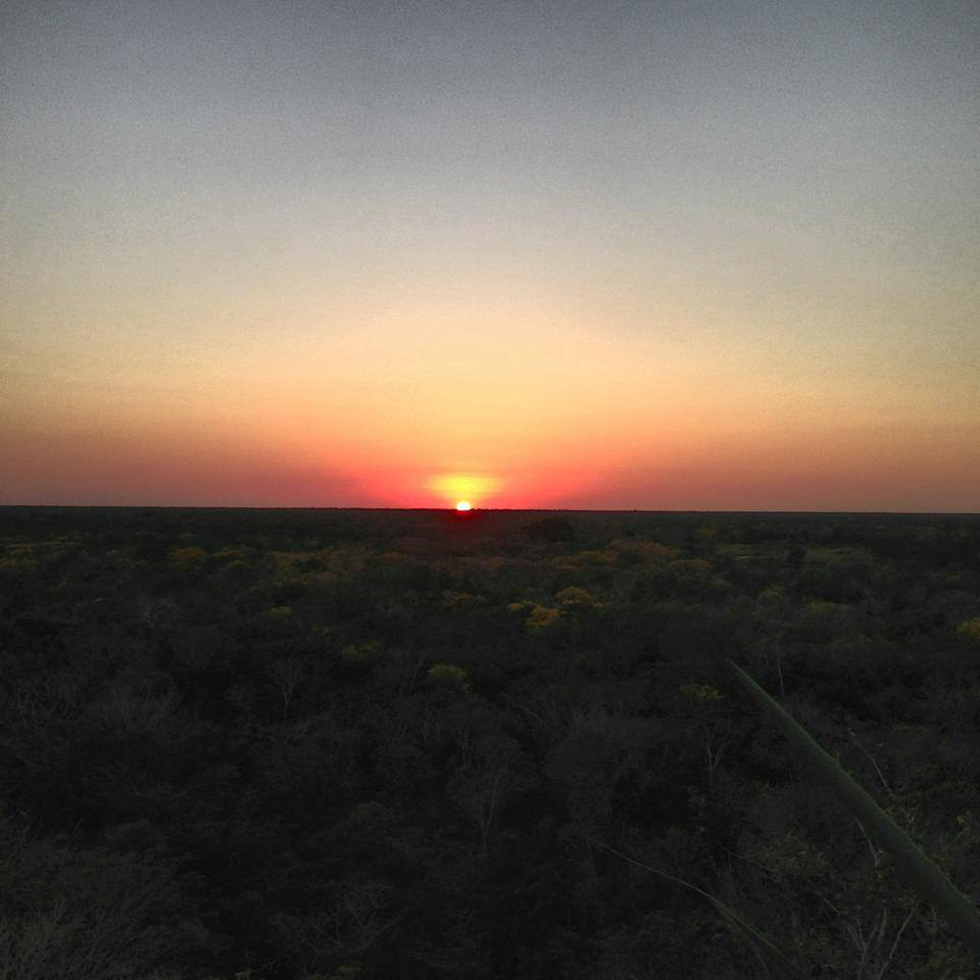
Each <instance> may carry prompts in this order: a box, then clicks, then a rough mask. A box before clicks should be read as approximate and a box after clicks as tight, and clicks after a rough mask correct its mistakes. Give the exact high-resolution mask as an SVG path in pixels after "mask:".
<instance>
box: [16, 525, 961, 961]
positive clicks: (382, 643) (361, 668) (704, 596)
mask: <svg viewBox="0 0 980 980" xmlns="http://www.w3.org/2000/svg"><path fill="white" fill-rule="evenodd" d="M729 660H732V661H734V662H736V663H737V664H739V665H741V666H742V667H744V668H745V669H746V670H747V671H748V672H749V673H750V674H751V675H752V676H753V677H754V678H755V679H756V680H757V681H758V682H759V683H760V684H761V685H762V686H763V687H765V688H766V690H768V691H769V692H770V693H771V694H773V695H774V696H775V697H777V698H778V699H779V700H780V701H781V703H782V704H783V705H784V706H785V707H786V708H787V709H788V710H789V711H790V712H791V713H792V714H793V715H794V717H796V718H797V719H798V720H799V721H800V722H802V723H803V724H804V725H805V726H806V728H807V729H808V730H809V731H810V732H811V733H812V734H813V735H814V737H816V738H817V739H818V741H819V742H820V743H821V744H822V745H823V746H824V747H825V748H827V750H828V751H830V752H831V753H833V754H834V755H835V756H836V757H837V758H838V759H839V760H840V762H841V764H842V765H843V766H844V767H845V769H846V770H848V771H849V772H850V773H851V774H852V775H853V776H854V778H855V779H856V780H857V781H858V782H859V783H860V784H861V785H862V786H863V787H864V788H865V789H867V790H868V791H869V792H870V793H871V794H872V795H873V796H874V797H875V798H876V799H877V801H878V802H879V803H880V805H881V806H882V807H883V808H884V809H885V810H886V811H887V812H888V813H889V814H890V815H891V816H892V817H893V818H894V819H895V820H896V822H898V823H899V824H900V826H902V827H903V828H904V829H905V830H906V831H907V832H908V833H909V834H910V836H911V837H912V838H913V839H914V840H915V841H916V842H918V843H919V844H920V845H921V846H922V847H923V848H924V849H925V850H926V851H927V852H928V853H929V854H930V855H931V856H932V857H933V858H934V860H935V861H936V862H937V863H938V864H939V865H940V866H941V867H942V868H943V869H944V870H945V871H946V872H947V873H948V874H949V876H950V877H951V878H952V880H953V881H954V882H956V884H957V885H958V886H959V888H961V889H962V890H963V891H964V892H965V893H966V894H967V895H969V896H972V898H973V899H974V900H976V899H977V898H978V897H980V517H976V516H964V517H955V516H896V515H800V514H765V515H764V514H659V513H578V512H570V513H543V512H525V513H521V512H494V511H487V512H481V511H473V512H471V513H469V514H457V513H450V512H441V511H414V512H413V511H402V512H397V511H337V510H324V511H318V510H309V511H275V510H272V511H245V510H176V509H174V510H170V509H136V508H134V509H81V508H79V509H72V508H4V509H2V510H0V672H2V673H0V677H2V683H0V978H3V980H204V978H219V980H373V978H391V980H395V978H398V980H429V978H432V980H437V978H444V980H450V978H452V980H497V978H514V980H538V978H541V980H544V978H548V980H551V978H573V980H586V978H589V980H654V978H665V977H666V978H675V977H676V978H711V980H725V978H742V977H757V976H765V975H766V972H765V967H764V966H763V965H762V964H761V963H760V960H759V959H758V958H757V956H756V953H755V951H754V949H753V947H752V946H751V944H746V943H745V942H744V941H743V939H742V938H741V937H740V936H739V935H738V934H737V933H736V931H734V930H733V929H732V928H731V927H730V924H729V923H727V922H726V920H725V918H724V917H723V916H720V915H719V914H718V911H717V908H716V907H715V906H713V904H712V902H711V901H709V900H708V899H707V898H706V896H705V894H702V893H706V894H707V895H708V896H712V897H715V898H717V899H718V900H719V901H721V902H723V903H725V904H726V905H727V906H730V907H731V908H734V909H737V910H738V912H739V914H740V915H743V916H744V917H745V918H746V920H748V921H750V922H752V923H753V924H754V925H755V926H756V927H758V929H759V930H761V931H762V932H764V933H765V934H766V935H767V936H768V937H770V938H771V939H772V941H773V942H774V943H776V944H778V946H779V947H780V948H781V949H782V950H783V951H785V953H786V954H787V956H789V957H790V958H791V959H792V960H793V961H794V962H795V963H796V964H797V965H798V966H799V967H800V968H801V970H802V971H803V974H804V975H805V976H809V977H813V978H838V977H839V978H854V980H871V978H876V980H877V978H882V977H884V978H887V980H911V978H918V980H954V978H956V980H968V978H971V977H973V976H974V975H975V964H974V963H973V961H972V960H971V959H970V956H969V954H968V953H967V952H966V951H965V949H964V948H963V946H962V945H961V943H960V942H959V940H958V939H957V938H956V936H955V935H954V934H952V933H951V932H950V931H949V930H948V927H947V925H946V923H945V922H944V921H943V919H942V918H941V917H940V916H938V915H937V914H936V912H935V910H934V909H932V908H931V907H930V906H929V905H928V904H926V903H925V902H923V901H922V900H920V899H919V898H918V897H917V896H916V894H915V893H914V892H912V891H910V890H909V888H908V887H906V885H905V884H904V883H903V881H902V880H900V879H899V878H898V876H897V874H896V872H895V869H894V867H893V864H892V862H891V861H890V860H889V858H888V855H887V854H886V853H884V852H882V851H881V850H880V849H879V848H878V847H876V846H875V844H874V843H873V842H872V841H871V840H870V839H869V838H868V837H867V836H866V834H865V830H864V828H863V827H862V825H861V824H860V822H858V821H856V820H855V819H854V818H853V817H852V816H850V815H849V813H848V812H847V810H846V809H845V808H844V807H842V806H841V804H840V802H839V801H838V799H837V798H836V797H834V796H833V795H831V794H830V793H829V792H828V791H827V790H826V789H824V788H823V787H822V786H821V785H819V784H818V782H817V781H815V779H814V778H813V776H812V775H811V773H810V771H809V770H808V769H807V768H806V767H805V765H804V764H803V763H801V761H800V759H799V757H798V756H797V755H795V754H794V752H793V750H792V748H791V747H790V746H789V745H788V744H787V742H786V739H785V738H784V737H783V736H782V735H781V734H780V732H779V730H778V728H777V727H776V726H775V725H774V724H773V723H772V721H771V719H769V718H767V717H766V716H765V714H764V713H763V712H761V711H760V709H759V707H758V705H757V704H755V703H754V702H753V701H752V700H751V699H750V698H749V697H747V696H746V693H745V690H744V689H743V688H742V687H740V685H739V683H738V682H737V680H736V679H735V678H734V676H733V673H732V670H731V668H730V665H729V663H728V661H729Z"/></svg>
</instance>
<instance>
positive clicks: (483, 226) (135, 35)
mask: <svg viewBox="0 0 980 980" xmlns="http://www.w3.org/2000/svg"><path fill="white" fill-rule="evenodd" d="M978 64H980V7H977V6H976V5H975V4H974V3H972V2H962V3H961V2H944V0H936V2H930V3H929V4H923V3H921V2H904V0H897V2H876V3H871V2H863V0H846V2H839V3H838V2H822V0H806V2H797V0H773V2H769V0H733V2H713V3H707V2H699V0H685V2H636V0H632V2H625V0H622V2H620V0H603V2H601V3H600V2H577V0H474V2H468V0H459V2H449V0H446V2H435V0H425V2H423V0H396V2H374V0H359V2H343V0H331V2H328V0H324V2H317V3H307V2H293V3H285V2H282V3H277V2H274V0H264V2H261V3H259V2H250V0H235V2H204V0H193V2H187V3H184V2H170V0H157V2H152V3H146V2H141V0H115V2H92V3H83V2H77V3H59V2H57V0H47V2H45V3H41V4H38V3H35V2H31V0H7V2H6V3H4V4H3V5H2V6H0V503H11V504H13V503H16V504H23V503H30V504H140V505H152V504H159V505H206V506H213V505H225V506H303V507H317V506H324V507H331V506H341V507H343V506H363V507H443V506H452V505H454V504H455V503H456V501H457V500H459V499H467V500H470V501H471V502H472V503H473V505H474V506H477V507H519V508H525V507H527V508H566V507H570V508H578V507H582V508H598V509H619V508H626V509H652V510H821V511H822V510H843V511H929V512H963V511H977V510H980V302H978V300H980V285H978V284H980V72H978V70H977V65H978Z"/></svg>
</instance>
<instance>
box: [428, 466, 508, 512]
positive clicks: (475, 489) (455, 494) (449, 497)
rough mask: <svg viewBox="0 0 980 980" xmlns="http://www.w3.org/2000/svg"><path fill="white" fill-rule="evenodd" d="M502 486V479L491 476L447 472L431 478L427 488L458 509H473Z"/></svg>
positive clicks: (481, 504)
mask: <svg viewBox="0 0 980 980" xmlns="http://www.w3.org/2000/svg"><path fill="white" fill-rule="evenodd" d="M499 486H500V481H499V480H497V479H496V478H494V477H491V476H485V475H482V474H481V475H477V474H472V473H447V474H443V475H441V476H436V477H433V478H432V479H430V480H429V481H428V482H427V484H426V488H427V489H428V490H429V491H430V492H431V493H435V494H438V495H439V496H440V497H441V498H442V499H443V500H445V501H446V502H447V503H448V504H449V506H451V507H455V508H456V510H459V511H464V510H472V509H473V507H475V506H481V507H482V506H483V501H484V500H485V499H486V498H487V497H488V496H489V495H491V494H493V493H494V491H496V490H497V489H498V488H499Z"/></svg>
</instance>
